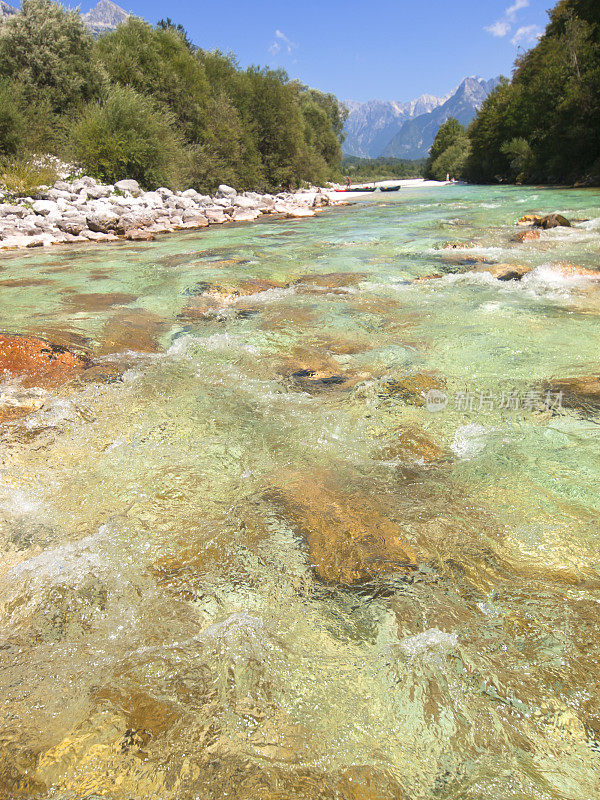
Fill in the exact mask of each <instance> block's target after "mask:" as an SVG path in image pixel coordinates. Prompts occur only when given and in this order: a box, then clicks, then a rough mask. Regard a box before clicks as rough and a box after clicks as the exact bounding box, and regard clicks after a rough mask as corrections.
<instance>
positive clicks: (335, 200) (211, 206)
mask: <svg viewBox="0 0 600 800" xmlns="http://www.w3.org/2000/svg"><path fill="white" fill-rule="evenodd" d="M390 184H393V185H400V186H402V187H405V188H418V187H419V188H420V187H423V188H429V187H431V186H444V185H445V184H443V183H440V182H437V181H425V180H423V179H404V180H397V181H380V182H376V183H375V184H374V185H376V186H387V185H390ZM370 185H373V184H370ZM40 189H41V191H39V192H38V193H37V195H36V197H35V198H33V197H21V198H17V199H14V200H11V201H8V202H7V201H6V200H5V199H4V197H0V252H1V253H10V252H19V251H21V250H26V249H32V248H38V247H42V248H47V247H51V246H55V245H68V244H79V245H81V244H97V243H102V242H106V243H108V242H119V241H121V242H122V241H131V242H149V241H153V240H154V239H155V238H156V236H159V235H161V234H169V233H178V232H186V231H196V230H201V229H202V228H208V227H212V226H215V225H223V224H227V223H233V222H238V223H242V222H254V221H256V220H258V219H260V218H263V217H269V218H271V219H305V218H309V217H314V216H315V215H316V214H318V213H319V212H321V211H323V210H324V209H325V208H328V207H332V206H345V205H348V203H349V201H351V200H353V199H361V198H364V197H366V196H369V195H370V194H371V193H370V192H363V191H361V187H356V190H355V191H351V192H336V191H335V188H331V187H328V188H311V189H309V190H300V191H296V192H281V193H279V194H276V195H273V194H260V193H258V192H241V193H238V192H237V191H236V190H235V189H234V188H232V187H230V186H227V185H225V184H222V185H221V186H219V188H218V189H217V192H216V193H215V194H214V195H213V196H210V195H201V194H200V193H199V192H196V191H195V190H194V189H187V190H185V191H182V192H173V191H171V190H170V189H167V188H164V187H162V188H159V189H157V190H156V191H150V192H144V191H143V190H142V189H141V188H140V186H139V184H138V183H137V182H136V181H133V180H122V181H118V182H117V183H116V184H101V183H98V182H97V181H96V180H95V179H94V178H91V177H89V176H83V177H81V178H76V179H75V180H73V181H65V180H58V181H56V182H55V184H54V185H53V186H52V187H40Z"/></svg>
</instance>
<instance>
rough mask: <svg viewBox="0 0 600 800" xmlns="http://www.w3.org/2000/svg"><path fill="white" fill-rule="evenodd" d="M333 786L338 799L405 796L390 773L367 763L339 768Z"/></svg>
mask: <svg viewBox="0 0 600 800" xmlns="http://www.w3.org/2000/svg"><path fill="white" fill-rule="evenodd" d="M335 788H336V790H337V791H336V796H337V797H339V798H340V800H402V798H403V797H405V795H404V792H403V791H402V789H401V787H400V786H399V785H398V783H397V781H396V780H395V779H394V778H393V777H392V776H391V775H387V774H386V773H385V772H384V771H383V770H380V769H377V768H375V767H372V766H367V765H365V766H360V767H359V766H352V767H347V768H346V769H344V770H341V772H340V773H339V777H338V779H337V781H336V787H335Z"/></svg>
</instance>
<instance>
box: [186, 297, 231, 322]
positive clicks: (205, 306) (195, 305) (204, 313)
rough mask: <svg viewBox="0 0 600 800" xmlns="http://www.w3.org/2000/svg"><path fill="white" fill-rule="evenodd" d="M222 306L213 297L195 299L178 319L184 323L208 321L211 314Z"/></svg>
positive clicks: (187, 305) (187, 304)
mask: <svg viewBox="0 0 600 800" xmlns="http://www.w3.org/2000/svg"><path fill="white" fill-rule="evenodd" d="M221 307H222V306H221V304H220V303H219V302H217V300H215V299H214V298H212V297H205V296H200V297H193V298H192V299H191V300H190V301H189V302H188V303H186V305H185V306H184V307H183V308H182V309H181V311H180V312H179V314H178V315H177V319H179V320H181V321H182V322H186V321H189V322H194V321H195V320H206V319H209V317H210V315H211V314H214V312H215V311H216V310H218V309H220V308H221Z"/></svg>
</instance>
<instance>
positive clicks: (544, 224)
mask: <svg viewBox="0 0 600 800" xmlns="http://www.w3.org/2000/svg"><path fill="white" fill-rule="evenodd" d="M533 224H534V225H535V226H536V227H538V228H544V230H547V229H548V228H570V227H571V223H570V222H569V220H568V219H566V217H563V216H562V215H561V214H547V215H546V216H545V217H542V218H541V219H539V220H536V221H535V222H534V223H533Z"/></svg>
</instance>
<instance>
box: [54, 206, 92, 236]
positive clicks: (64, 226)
mask: <svg viewBox="0 0 600 800" xmlns="http://www.w3.org/2000/svg"><path fill="white" fill-rule="evenodd" d="M56 225H57V227H58V228H60V230H61V231H63V232H64V233H70V234H71V235H72V236H79V234H80V233H81V231H83V230H85V229H86V228H87V219H86V218H85V216H84V215H83V214H77V213H73V212H71V213H69V214H65V215H64V216H63V217H61V218H60V219H58V220H57V222H56Z"/></svg>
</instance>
